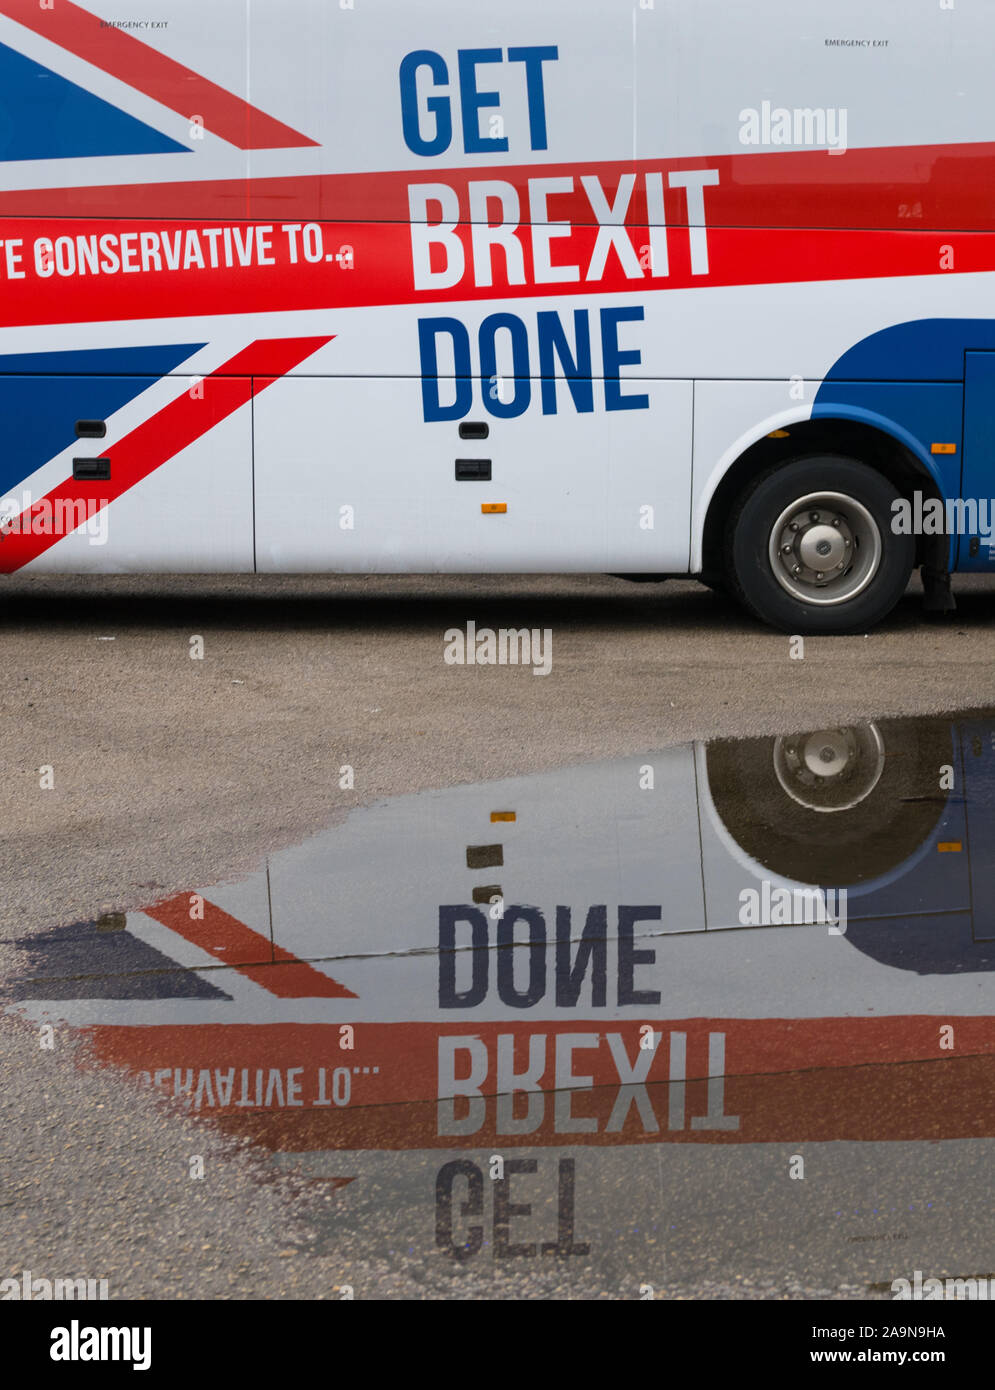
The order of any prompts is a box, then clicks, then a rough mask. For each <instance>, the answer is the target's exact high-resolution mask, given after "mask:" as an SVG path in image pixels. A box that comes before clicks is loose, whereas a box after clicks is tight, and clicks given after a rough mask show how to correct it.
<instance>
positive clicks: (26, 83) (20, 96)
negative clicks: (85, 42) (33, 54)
mask: <svg viewBox="0 0 995 1390" xmlns="http://www.w3.org/2000/svg"><path fill="white" fill-rule="evenodd" d="M177 153H179V154H191V153H192V151H191V150H190V149H189V148H188V147H187V146H186V145H181V144H178V143H177V141H176V140H171V139H170V138H169V136H167V135H163V134H162V132H161V131H158V130H155V129H153V127H152V126H150V125H146V124H145V122H144V121H139V120H137V119H136V118H135V117H134V116H129V115H128V114H127V112H125V111H121V110H119V109H118V107H116V106H112V105H111V103H110V102H109V101H104V100H103V99H102V98H101V97H96V96H94V95H93V93H92V92H88V91H86V89H85V88H83V87H80V86H77V84H76V83H75V82H70V81H69V80H68V79H67V78H65V77H60V76H59V74H58V73H56V72H53V71H52V70H51V68H46V67H42V65H41V63H36V62H35V61H34V60H33V59H31V58H26V57H25V56H24V54H23V53H18V51H17V49H15V48H10V47H9V46H8V45H7V44H5V43H0V161H14V160H19V159H81V158H86V157H88V156H91V155H123V154H177Z"/></svg>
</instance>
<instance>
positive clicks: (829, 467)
mask: <svg viewBox="0 0 995 1390" xmlns="http://www.w3.org/2000/svg"><path fill="white" fill-rule="evenodd" d="M900 496H901V493H899V492H898V490H897V489H896V488H895V487H894V486H893V484H892V483H890V482H889V481H888V479H887V478H885V477H884V476H883V475H882V474H880V473H878V472H876V471H875V470H874V469H873V468H868V467H867V465H866V464H863V463H858V462H857V460H856V459H851V458H845V457H844V456H842V455H836V454H826V455H820V456H818V457H811V458H804V459H796V460H795V461H794V462H792V463H789V464H782V465H780V466H778V467H777V468H773V469H771V470H770V471H769V472H767V473H763V474H761V475H760V477H759V478H757V479H756V480H755V481H754V483H753V484H752V485H751V487H750V488H749V489H748V490H747V491H746V492H745V493H744V494H743V495H742V496H741V497H740V499H739V501H738V503H737V504H736V506H735V508H734V509H733V512H732V515H731V516H730V518H729V523H728V529H727V532H726V555H727V556H728V558H729V582H730V587H731V590H732V592H733V594H734V596H735V597H736V598H738V599H739V600H740V602H741V603H743V604H745V606H746V607H747V608H748V609H749V610H750V612H751V613H753V614H754V615H755V616H756V617H758V618H760V619H762V620H763V621H764V622H766V623H770V624H772V625H773V626H774V627H778V628H780V629H781V630H782V631H784V632H789V633H821V632H827V633H828V632H866V631H867V629H868V628H871V627H873V626H874V625H875V623H878V622H880V621H881V619H882V618H884V617H885V616H886V615H887V614H888V613H890V612H891V610H892V609H893V608H894V606H895V604H896V603H897V602H898V600H899V599H900V598H901V596H902V594H903V593H904V592H905V588H906V586H907V584H908V582H909V576H910V575H911V573H912V566H913V564H914V562H915V537H914V536H909V535H896V534H895V533H894V531H893V530H892V519H893V516H894V513H893V511H892V503H893V502H895V500H896V499H897V498H899V497H900Z"/></svg>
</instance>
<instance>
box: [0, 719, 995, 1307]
mask: <svg viewBox="0 0 995 1390" xmlns="http://www.w3.org/2000/svg"><path fill="white" fill-rule="evenodd" d="M993 859H995V712H991V713H988V712H983V713H980V714H972V715H970V716H965V717H959V716H952V717H948V718H936V719H928V720H923V719H918V720H881V721H877V722H875V723H868V724H862V725H854V726H851V727H847V728H840V729H828V730H826V729H824V730H819V731H811V732H808V733H802V734H794V735H786V736H784V737H781V738H756V739H748V740H722V741H716V742H712V743H709V744H703V743H695V744H688V745H683V746H679V747H672V748H668V749H665V750H664V751H662V752H657V753H647V754H645V755H640V756H636V757H627V758H623V759H616V760H611V761H605V762H599V763H592V764H588V765H584V766H578V767H571V768H566V769H563V770H560V771H556V772H549V773H543V774H540V775H536V776H531V777H517V778H511V779H507V780H503V781H496V782H491V783H486V784H480V785H476V786H461V787H454V788H451V789H448V790H444V791H432V792H423V793H419V794H417V795H413V796H407V797H400V798H396V799H393V800H390V801H386V802H382V803H380V804H378V805H374V806H371V807H368V808H362V809H358V810H356V811H355V812H353V813H352V814H351V815H350V816H349V817H348V818H347V820H346V821H345V822H343V823H341V824H338V825H336V826H335V827H333V828H331V829H328V830H325V831H323V832H321V833H320V834H317V835H315V836H314V837H312V838H311V839H309V840H307V841H306V842H305V843H303V844H301V845H298V846H296V847H294V848H291V849H287V850H284V851H281V852H279V853H277V854H275V855H273V856H272V857H271V858H270V860H269V861H268V863H267V864H266V865H265V867H264V868H263V869H261V870H260V871H259V872H258V873H256V874H255V875H253V876H252V877H250V878H248V879H245V880H243V881H241V882H239V883H236V884H220V885H217V886H213V887H204V888H201V887H197V888H192V889H191V890H190V891H189V892H185V893H181V894H178V895H176V896H175V897H173V898H171V899H169V900H167V901H165V902H160V903H158V904H155V905H151V906H149V907H147V908H146V909H145V910H144V911H142V912H129V913H127V914H121V913H114V914H107V915H105V916H103V917H101V918H100V919H99V920H98V921H96V922H92V923H77V924H74V925H71V926H67V927H63V928H59V929H57V930H53V931H50V932H44V933H40V934H36V935H33V936H31V937H29V938H26V939H24V940H23V941H21V942H20V943H18V944H19V945H20V946H21V948H22V951H23V953H24V954H23V966H22V969H21V971H20V973H19V976H18V978H17V979H14V980H11V981H8V982H7V983H6V985H5V987H4V993H5V996H6V998H7V999H8V1001H14V1002H13V1003H11V1004H10V1007H12V1008H13V1009H14V1010H16V1011H17V1012H18V1013H20V1014H22V1015H25V1016H27V1017H29V1018H31V1019H33V1020H35V1021H36V1022H38V1023H46V1022H51V1023H55V1024H58V1025H59V1026H69V1027H71V1028H73V1029H79V1030H84V1032H85V1036H86V1038H87V1041H88V1043H89V1048H88V1053H89V1055H90V1056H91V1057H92V1058H95V1059H96V1060H97V1061H98V1062H100V1061H103V1062H106V1063H108V1064H114V1065H117V1066H123V1067H125V1068H126V1069H128V1070H129V1071H130V1072H132V1073H133V1074H134V1075H136V1076H137V1077H138V1078H140V1080H141V1081H142V1082H144V1083H145V1084H147V1085H150V1086H154V1087H155V1088H157V1089H158V1090H159V1091H160V1092H162V1093H163V1094H164V1095H169V1096H174V1097H176V1098H178V1099H179V1100H180V1101H181V1103H182V1104H184V1105H185V1106H187V1107H189V1109H190V1112H191V1113H192V1114H196V1115H198V1116H200V1117H202V1118H204V1119H206V1120H208V1121H209V1122H210V1123H212V1124H216V1125H219V1126H221V1127H222V1128H223V1129H224V1130H226V1131H228V1132H229V1133H232V1134H236V1135H240V1136H245V1137H248V1138H250V1139H251V1140H252V1141H253V1142H254V1143H255V1144H257V1145H259V1146H261V1147H262V1149H263V1150H264V1151H266V1152H267V1153H268V1154H269V1155H270V1156H271V1161H272V1163H273V1165H274V1166H275V1167H276V1168H278V1169H281V1170H287V1171H293V1172H295V1173H297V1174H298V1175H300V1176H303V1177H304V1178H306V1179H309V1180H314V1181H320V1182H325V1183H327V1184H328V1186H329V1190H330V1191H333V1192H334V1193H335V1194H336V1195H335V1197H334V1201H333V1202H332V1203H331V1204H330V1206H329V1208H328V1211H327V1213H326V1215H325V1216H324V1217H323V1218H322V1222H321V1223H320V1230H319V1233H318V1236H317V1237H316V1239H317V1241H318V1246H319V1247H320V1248H321V1249H322V1251H323V1252H324V1253H328V1251H329V1250H331V1251H334V1250H335V1248H336V1244H337V1242H338V1241H339V1240H341V1239H342V1238H343V1237H344V1236H345V1235H346V1234H347V1233H352V1234H355V1233H356V1232H357V1231H362V1233H363V1238H364V1241H365V1242H366V1244H367V1246H368V1248H370V1249H376V1250H382V1251H383V1252H385V1253H389V1254H391V1255H393V1254H394V1252H395V1248H396V1249H397V1250H402V1249H403V1251H404V1252H405V1253H406V1255H407V1256H414V1257H420V1256H422V1255H423V1256H424V1257H425V1259H427V1260H433V1261H435V1262H436V1264H438V1262H439V1261H442V1266H443V1267H445V1268H457V1267H458V1268H459V1269H469V1268H471V1267H473V1268H475V1269H476V1268H478V1267H482V1266H485V1265H487V1261H488V1260H491V1261H492V1262H493V1260H495V1259H496V1260H497V1261H498V1262H499V1263H500V1261H501V1260H504V1259H508V1258H512V1257H519V1258H521V1259H523V1260H524V1259H536V1260H538V1261H540V1262H541V1261H542V1260H543V1259H544V1258H555V1259H567V1258H570V1257H582V1260H583V1263H584V1264H585V1267H593V1268H594V1269H595V1270H596V1271H597V1273H598V1276H599V1277H600V1278H602V1279H603V1280H606V1281H607V1282H608V1284H609V1285H610V1286H611V1290H612V1291H614V1289H615V1285H612V1284H611V1281H612V1280H615V1281H616V1282H617V1284H618V1287H619V1289H621V1288H622V1286H626V1287H628V1285H631V1284H632V1281H633V1280H648V1281H649V1282H650V1283H653V1282H654V1281H660V1282H661V1284H667V1283H668V1282H671V1281H673V1280H675V1279H678V1280H685V1281H692V1282H693V1281H698V1282H699V1283H700V1282H701V1281H708V1280H719V1281H720V1282H721V1281H722V1280H727V1281H731V1280H735V1279H742V1278H743V1277H746V1278H748V1279H761V1280H762V1279H763V1278H769V1279H773V1280H774V1281H775V1282H776V1281H777V1280H778V1279H781V1278H782V1277H783V1276H784V1274H785V1271H792V1277H798V1278H800V1279H807V1280H809V1281H810V1282H811V1281H815V1282H814V1286H816V1287H819V1288H824V1289H829V1290H834V1289H837V1288H838V1287H840V1286H844V1287H847V1288H850V1289H851V1290H852V1291H858V1292H860V1293H866V1291H867V1290H868V1289H871V1290H872V1291H876V1292H878V1293H880V1289H881V1288H882V1287H890V1285H889V1283H888V1281H889V1280H890V1279H891V1278H893V1277H899V1276H903V1277H904V1276H907V1275H908V1276H909V1277H911V1270H912V1269H914V1268H920V1269H927V1270H929V1272H930V1273H931V1274H937V1275H942V1274H944V1273H956V1267H958V1266H959V1267H961V1268H966V1267H971V1268H974V1267H977V1268H981V1267H985V1268H987V1262H988V1260H989V1253H990V1249H991V1237H992V1230H991V1226H992V1222H991V1218H990V1217H989V1216H988V1215H987V1213H988V1211H989V1209H990V1201H989V1198H988V1183H987V1179H986V1174H988V1173H990V1165H991V1159H992V1152H993V1145H992V1144H991V1142H990V1141H991V1140H992V1139H993V1138H995V1087H993V1081H995V1062H993V1055H995V1027H993V1023H995V990H993V979H995V977H993V972H995V908H993V905H992V895H991V892H990V887H989V885H990V884H991V882H992V870H993ZM799 1161H800V1162H799ZM799 1168H800V1169H801V1171H800V1172H799V1171H798V1170H799ZM447 1261H448V1264H447V1263H446V1262H447ZM488 1267H489V1266H488ZM494 1268H497V1266H496V1265H495V1266H494ZM626 1281H628V1285H626ZM847 1281H853V1282H852V1284H848V1283H847ZM882 1281H883V1283H882ZM630 1291H631V1290H630Z"/></svg>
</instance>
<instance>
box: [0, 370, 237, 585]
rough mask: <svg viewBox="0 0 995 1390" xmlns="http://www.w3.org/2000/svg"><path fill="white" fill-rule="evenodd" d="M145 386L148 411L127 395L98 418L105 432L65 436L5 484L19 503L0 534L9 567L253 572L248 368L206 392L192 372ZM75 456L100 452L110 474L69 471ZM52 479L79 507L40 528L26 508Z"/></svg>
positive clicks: (0, 551) (53, 489)
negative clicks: (73, 523)
mask: <svg viewBox="0 0 995 1390" xmlns="http://www.w3.org/2000/svg"><path fill="white" fill-rule="evenodd" d="M10 380H12V381H13V380H16V378H11V379H10ZM22 380H23V378H22ZM152 390H153V391H154V392H157V393H161V395H160V396H159V397H157V400H158V399H162V400H163V401H166V402H167V404H166V405H164V406H163V407H162V409H160V410H159V411H157V412H154V413H153V414H152V415H151V418H149V419H147V420H146V419H144V418H143V416H145V415H148V412H149V405H148V403H147V400H146V398H144V397H143V398H142V399H138V400H136V401H135V402H134V403H132V404H130V405H128V406H126V407H125V408H124V409H122V410H120V411H118V412H117V413H116V414H114V415H113V416H112V417H110V418H109V420H108V422H107V434H106V436H105V437H104V438H102V439H77V440H75V441H74V443H73V444H71V445H70V446H69V447H68V448H65V449H63V450H62V452H61V453H59V454H57V455H56V456H55V457H54V458H53V459H52V460H50V461H49V462H48V463H46V465H45V466H44V467H43V468H41V469H39V470H38V472H37V473H35V474H34V475H33V476H32V477H30V478H28V479H26V480H25V484H24V490H23V491H22V490H21V489H20V488H18V489H14V490H13V491H12V492H10V493H9V494H8V495H9V496H11V497H12V498H14V499H15V500H16V501H17V502H18V503H25V504H26V506H25V507H24V511H23V517H24V519H23V521H22V522H21V523H20V525H21V527H22V534H19V535H14V536H11V537H9V538H5V539H4V541H3V542H0V564H2V563H3V562H4V560H5V558H6V554H7V548H10V553H11V555H12V556H16V558H17V559H18V560H21V561H22V563H20V564H16V565H14V566H12V567H14V568H17V569H19V570H20V569H23V571H24V572H25V573H28V574H34V573H64V574H100V573H120V572H127V573H136V574H140V573H147V572H161V573H170V572H187V573H208V572H217V573H240V572H251V571H252V569H253V567H254V559H253V534H252V408H251V400H250V399H249V397H250V392H251V384H250V381H249V379H247V378H243V379H242V380H241V381H239V380H238V379H236V378H229V379H228V381H227V382H226V383H225V384H224V389H223V392H222V393H221V394H220V397H219V395H218V393H215V396H214V397H213V398H212V397H208V398H207V399H204V398H203V397H202V395H201V391H202V385H201V382H200V379H199V378H196V377H168V378H166V379H164V380H163V381H161V382H159V383H156V384H155V385H154V386H153V388H152ZM238 400H242V401H243V402H244V403H243V404H241V405H239V406H237V407H236V408H234V409H231V408H230V407H231V406H232V405H234V403H235V402H236V401H238ZM177 446H178V447H177ZM74 458H87V459H96V458H109V459H110V478H109V479H108V480H101V481H94V482H78V481H77V482H74V481H73V459H74ZM136 478H137V481H133V480H134V479H136ZM62 490H66V491H68V492H71V493H72V495H73V496H74V497H75V498H76V499H79V500H82V501H85V502H86V504H87V510H88V512H89V513H90V514H89V516H88V519H87V522H86V525H85V526H83V527H81V528H80V529H78V530H76V531H73V532H72V533H71V534H64V535H61V536H59V535H55V536H46V535H45V533H44V529H43V528H44V526H45V524H46V522H45V517H44V515H43V514H41V513H39V512H38V510H37V509H38V507H39V506H42V505H43V504H44V499H45V498H46V496H50V495H56V494H58V493H59V492H61V491H62ZM32 509H35V510H32ZM55 524H56V525H57V524H58V523H57V521H56V523H55ZM29 525H30V526H31V528H32V531H33V534H27V535H25V534H23V531H24V529H26V528H27V527H28V526H29Z"/></svg>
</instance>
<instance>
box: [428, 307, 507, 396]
mask: <svg viewBox="0 0 995 1390" xmlns="http://www.w3.org/2000/svg"><path fill="white" fill-rule="evenodd" d="M440 333H448V334H449V336H450V337H451V338H452V340H453V361H454V363H455V386H456V400H455V401H454V403H453V404H452V405H443V404H442V402H441V401H440V399H439V356H438V352H437V350H436V338H437V337H438V335H439V334H440ZM418 351H419V354H420V357H421V399H422V410H423V411H424V415H425V419H426V420H462V418H463V416H464V415H465V414H466V413H467V411H468V410H469V409H470V406H471V405H472V404H473V382H472V381H471V380H470V373H471V372H472V370H473V367H472V364H471V361H470V335H469V333H468V332H467V331H466V328H465V326H464V325H463V324H462V323H460V321H459V319H449V318H438V319H419V320H418ZM526 404H527V402H526Z"/></svg>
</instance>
